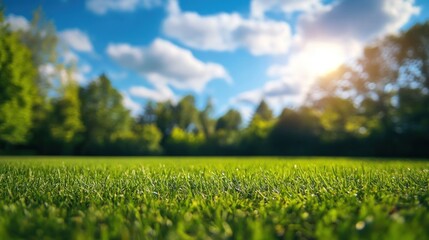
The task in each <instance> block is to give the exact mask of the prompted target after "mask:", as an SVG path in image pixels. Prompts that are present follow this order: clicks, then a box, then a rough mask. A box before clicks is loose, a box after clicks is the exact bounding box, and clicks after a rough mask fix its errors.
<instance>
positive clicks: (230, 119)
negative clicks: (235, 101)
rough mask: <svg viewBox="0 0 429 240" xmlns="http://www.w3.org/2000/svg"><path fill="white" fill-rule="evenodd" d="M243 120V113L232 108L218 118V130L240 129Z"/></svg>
mask: <svg viewBox="0 0 429 240" xmlns="http://www.w3.org/2000/svg"><path fill="white" fill-rule="evenodd" d="M241 122H242V119H241V114H240V113H239V112H238V111H237V110H234V109H230V110H228V112H226V113H225V115H223V116H221V117H220V118H219V119H218V120H217V123H216V130H218V131H219V130H226V131H238V130H239V128H240V125H241Z"/></svg>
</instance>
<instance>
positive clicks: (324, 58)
mask: <svg viewBox="0 0 429 240" xmlns="http://www.w3.org/2000/svg"><path fill="white" fill-rule="evenodd" d="M344 60H345V53H344V50H343V49H342V48H341V47H340V46H339V45H336V44H331V43H314V44H311V45H309V46H308V47H307V49H306V62H307V64H308V69H309V71H312V72H314V73H315V74H316V75H319V76H320V75H324V74H327V73H329V72H332V71H334V70H335V69H336V68H338V67H339V66H340V65H341V64H342V63H344Z"/></svg>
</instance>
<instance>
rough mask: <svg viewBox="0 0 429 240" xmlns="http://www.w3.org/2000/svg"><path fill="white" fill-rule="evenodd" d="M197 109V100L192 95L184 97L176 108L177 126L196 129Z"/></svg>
mask: <svg viewBox="0 0 429 240" xmlns="http://www.w3.org/2000/svg"><path fill="white" fill-rule="evenodd" d="M197 114H198V111H197V108H196V107H195V98H194V96H192V95H187V96H185V97H183V98H182V99H181V100H180V101H179V103H178V104H177V106H176V108H175V117H176V124H177V126H178V127H179V128H181V129H185V130H189V129H190V127H196V126H195V125H196V124H195V123H196V118H197Z"/></svg>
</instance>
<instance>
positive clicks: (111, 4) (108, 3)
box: [86, 0, 162, 15]
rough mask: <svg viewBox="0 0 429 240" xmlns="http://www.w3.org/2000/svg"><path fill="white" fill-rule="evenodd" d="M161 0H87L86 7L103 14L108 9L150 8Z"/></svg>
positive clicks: (120, 10)
mask: <svg viewBox="0 0 429 240" xmlns="http://www.w3.org/2000/svg"><path fill="white" fill-rule="evenodd" d="M161 3H162V2H161V0H87V1H86V8H87V9H88V10H90V11H92V12H94V13H96V14H99V15H103V14H106V13H107V12H108V11H118V12H132V11H135V10H136V9H137V8H146V9H150V8H153V7H157V6H159V5H161Z"/></svg>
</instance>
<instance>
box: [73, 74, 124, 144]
mask: <svg viewBox="0 0 429 240" xmlns="http://www.w3.org/2000/svg"><path fill="white" fill-rule="evenodd" d="M80 99H81V101H82V104H81V114H82V122H83V124H84V127H85V132H84V151H91V149H90V148H97V147H101V148H103V146H105V145H107V144H109V143H114V142H115V141H116V140H119V139H123V138H130V137H131V136H132V132H131V123H132V121H131V120H132V119H131V116H130V113H129V110H127V109H126V108H125V107H124V105H123V103H122V95H121V94H120V93H119V92H118V91H117V90H116V89H115V88H114V87H113V86H112V85H111V83H110V80H109V79H108V78H107V76H106V75H104V74H102V75H100V77H98V78H97V79H96V80H94V81H93V82H91V83H90V84H89V85H88V86H87V87H86V88H81V91H80Z"/></svg>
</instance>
